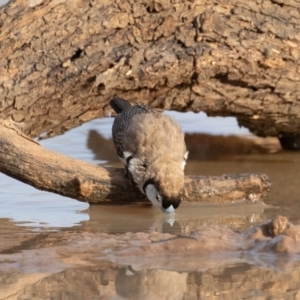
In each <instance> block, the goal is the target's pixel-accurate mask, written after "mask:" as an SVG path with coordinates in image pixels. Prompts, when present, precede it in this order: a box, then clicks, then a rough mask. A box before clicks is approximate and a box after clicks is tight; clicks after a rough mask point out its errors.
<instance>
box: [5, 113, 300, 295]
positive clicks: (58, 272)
mask: <svg viewBox="0 0 300 300" xmlns="http://www.w3.org/2000/svg"><path fill="white" fill-rule="evenodd" d="M171 114H172V115H173V116H174V117H175V118H176V119H177V120H178V121H179V122H180V123H181V124H182V127H183V129H184V131H185V132H186V133H187V134H186V140H187V146H188V148H189V150H190V157H189V160H188V163H187V166H186V173H187V174H199V175H221V174H224V173H245V172H262V173H266V174H268V175H269V177H270V178H271V180H272V182H273V186H272V192H271V194H270V196H269V198H268V199H267V200H266V201H265V205H259V204H255V205H254V204H253V205H251V204H247V205H246V204H243V205H218V206H215V205H205V206H204V205H200V204H188V203H187V204H182V205H181V206H180V208H179V209H178V211H177V212H176V215H175V220H174V221H171V220H169V219H168V217H167V216H165V215H162V214H161V213H160V212H159V211H157V210H156V209H155V208H152V207H151V206H149V205H143V206H138V205H135V206H99V205H94V206H88V205H87V204H86V203H81V202H78V201H75V200H73V199H68V198H65V197H61V196H59V195H55V194H51V193H47V192H41V191H38V190H36V189H34V188H32V187H30V186H27V185H25V184H22V183H19V182H18V181H16V180H13V179H11V178H9V177H7V176H5V175H0V229H1V230H0V251H1V255H0V262H1V264H0V291H1V293H0V299H211V298H213V297H215V298H216V297H218V298H220V297H221V298H222V299H241V298H244V299H252V298H253V299H254V298H255V299H259V298H261V299H265V298H268V297H270V298H272V299H273V298H274V299H282V298H283V297H284V298H286V297H287V298H291V299H296V298H297V297H299V295H300V287H299V282H300V281H299V279H300V278H299V277H300V271H299V265H298V262H297V261H291V260H286V258H284V257H276V261H275V262H274V259H273V260H272V262H271V261H268V260H265V259H263V260H260V261H258V262H257V260H256V263H250V262H249V261H247V262H244V261H242V260H239V259H237V258H234V257H229V259H226V260H225V259H223V260H222V259H219V260H218V259H216V260H215V261H216V262H217V263H216V264H215V265H214V266H211V267H210V268H209V267H207V268H205V267H204V266H203V262H201V261H198V259H199V258H197V257H194V258H193V260H192V261H189V262H187V263H186V268H185V269H184V270H183V269H182V268H181V267H179V265H180V264H179V263H176V259H177V260H179V261H178V262H180V259H181V261H182V258H180V257H179V258H178V257H177V258H174V257H173V258H172V257H171V258H170V259H169V262H168V264H166V263H165V262H164V263H160V264H159V263H158V262H151V263H149V262H147V260H146V258H143V257H142V258H141V257H139V259H137V260H136V262H133V263H131V264H128V263H124V264H122V263H120V261H118V262H115V261H112V260H109V259H107V258H103V257H102V258H101V257H98V256H97V253H95V251H94V252H93V245H92V242H93V239H88V238H87V239H86V240H85V242H84V245H85V247H87V245H90V247H88V251H87V253H88V254H87V253H86V255H84V254H83V253H82V252H80V251H79V249H78V253H76V249H73V250H72V251H73V252H72V253H71V254H70V253H69V252H68V255H67V254H66V253H63V254H62V252H61V251H62V250H59V249H60V248H59V247H61V246H62V245H63V246H66V245H68V244H69V243H70V241H74V240H77V239H79V240H80V238H82V236H84V234H94V235H95V237H96V236H98V235H99V234H103V233H109V234H119V235H122V234H126V233H127V232H135V233H139V232H144V233H147V232H161V233H166V234H167V233H171V234H178V235H186V234H189V233H190V232H191V231H193V230H194V229H195V228H197V227H198V226H200V225H208V226H215V225H221V226H229V227H231V228H235V229H246V228H249V227H251V226H253V225H255V224H258V223H261V222H263V221H265V220H267V219H269V218H273V217H275V216H277V215H279V214H280V215H284V216H286V217H288V218H289V219H290V220H291V221H292V222H294V223H297V224H298V223H299V219H300V218H299V209H300V205H299V203H300V201H299V187H298V185H299V184H298V178H299V175H300V174H299V173H300V157H299V154H298V153H297V152H284V151H279V152H276V153H269V152H274V151H276V149H278V143H277V142H276V141H274V140H264V141H263V140H259V141H257V140H255V139H254V138H253V137H252V136H251V135H250V134H249V132H248V131H247V130H246V129H244V128H239V127H238V126H237V123H236V121H235V119H233V118H209V119H207V118H206V117H205V115H204V114H193V113H186V114H178V113H173V112H171ZM112 121H113V119H112V118H105V119H99V120H95V121H93V122H90V123H88V124H84V125H83V126H81V127H79V128H76V129H74V130H71V131H69V132H67V133H66V134H64V135H62V136H58V137H55V138H52V139H49V140H45V141H42V142H41V144H42V145H43V146H44V147H46V148H48V149H51V150H54V151H57V152H60V153H62V154H65V155H68V156H71V157H74V158H77V159H81V160H84V161H87V162H90V163H93V164H101V165H110V166H121V165H120V163H119V161H118V160H117V158H116V155H115V152H114V149H113V144H112V141H111V133H110V132H111V124H112ZM232 135H234V136H232ZM257 144H259V145H263V146H264V148H262V147H260V146H258V145H257ZM266 149H267V150H266ZM53 249H58V250H57V251H54V250H53ZM141 260H142V261H143V263H141ZM170 263H171V265H170ZM175 287H176V288H175ZM237 290H238V292H237ZM287 298H286V299H287Z"/></svg>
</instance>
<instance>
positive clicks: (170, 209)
mask: <svg viewBox="0 0 300 300" xmlns="http://www.w3.org/2000/svg"><path fill="white" fill-rule="evenodd" d="M162 211H163V212H164V213H166V214H170V213H172V212H174V211H175V209H174V207H173V205H170V206H169V207H168V208H166V209H164V208H163V209H162Z"/></svg>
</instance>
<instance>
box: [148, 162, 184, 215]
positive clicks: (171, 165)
mask: <svg viewBox="0 0 300 300" xmlns="http://www.w3.org/2000/svg"><path fill="white" fill-rule="evenodd" d="M151 169H152V172H149V173H148V174H149V175H150V176H149V177H148V178H147V179H146V181H145V184H144V187H143V189H144V192H145V194H146V195H147V197H148V199H149V200H150V201H151V202H152V204H153V205H154V206H156V207H157V208H159V209H161V210H162V211H163V212H165V213H171V212H173V211H174V210H175V209H176V208H178V206H179V204H180V202H181V199H182V197H183V193H184V173H183V170H182V162H178V163H177V162H174V161H169V162H166V161H158V162H156V164H153V166H152V168H151Z"/></svg>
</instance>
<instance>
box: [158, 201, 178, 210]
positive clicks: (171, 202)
mask: <svg viewBox="0 0 300 300" xmlns="http://www.w3.org/2000/svg"><path fill="white" fill-rule="evenodd" d="M180 202H181V200H180V199H179V200H178V199H163V201H162V204H161V205H162V207H163V208H164V209H167V208H169V207H170V206H171V205H172V206H173V207H174V209H176V208H178V206H179V204H180Z"/></svg>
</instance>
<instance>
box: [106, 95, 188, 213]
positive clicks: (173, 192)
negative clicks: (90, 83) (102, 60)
mask: <svg viewBox="0 0 300 300" xmlns="http://www.w3.org/2000/svg"><path fill="white" fill-rule="evenodd" d="M109 104H110V106H111V107H112V109H113V110H114V111H115V112H116V113H117V116H116V117H115V120H114V122H113V126H112V137H113V142H114V145H115V149H116V152H117V155H118V157H119V159H120V160H121V162H122V163H123V164H124V166H125V174H126V175H127V177H128V178H129V182H130V183H131V184H135V185H136V186H137V187H138V188H139V190H140V191H141V192H142V193H143V194H145V195H146V196H147V198H148V199H149V200H150V201H151V202H152V204H153V206H155V207H157V208H158V209H160V210H161V211H163V212H164V213H171V212H174V210H175V209H176V208H178V206H179V204H180V202H181V200H182V197H183V194H184V167H185V164H186V161H187V158H188V151H187V148H186V144H185V141H184V133H183V132H182V130H181V127H180V124H179V123H178V122H177V121H176V120H175V119H174V118H172V117H171V116H168V115H166V114H162V113H160V112H158V111H156V110H154V109H152V108H151V107H150V106H148V105H145V104H141V103H139V104H136V105H131V104H130V102H129V101H127V100H124V99H122V98H119V97H115V98H113V99H112V100H110V102H109Z"/></svg>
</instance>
